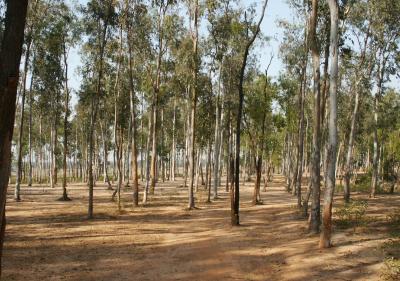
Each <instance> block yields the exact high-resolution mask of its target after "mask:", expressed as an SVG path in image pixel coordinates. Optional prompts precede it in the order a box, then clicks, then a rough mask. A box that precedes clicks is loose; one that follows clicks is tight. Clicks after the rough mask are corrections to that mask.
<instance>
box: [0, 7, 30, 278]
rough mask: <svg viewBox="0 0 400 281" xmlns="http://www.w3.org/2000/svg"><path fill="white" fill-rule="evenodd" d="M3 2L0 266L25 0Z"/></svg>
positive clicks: (0, 90)
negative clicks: (5, 8)
mask: <svg viewBox="0 0 400 281" xmlns="http://www.w3.org/2000/svg"><path fill="white" fill-rule="evenodd" d="M6 4H7V10H6V16H5V28H4V33H3V38H2V41H1V50H0V65H1V66H2V67H1V68H0V117H1V118H0V120H1V122H0V157H1V160H0V189H1V199H0V265H1V254H2V252H3V243H4V231H5V227H6V216H5V205H6V196H7V187H8V178H9V175H10V167H11V140H12V136H13V130H14V119H15V101H16V97H17V85H18V79H19V64H20V60H21V54H22V44H23V40H24V28H25V20H26V13H27V9H28V1H27V0H21V1H10V0H8V1H6ZM0 274H1V268H0Z"/></svg>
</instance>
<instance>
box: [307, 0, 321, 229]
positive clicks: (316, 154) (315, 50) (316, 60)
mask: <svg viewBox="0 0 400 281" xmlns="http://www.w3.org/2000/svg"><path fill="white" fill-rule="evenodd" d="M317 17H318V0H313V1H312V12H311V18H310V32H309V34H310V49H311V55H312V61H313V79H314V84H313V95H314V112H313V113H314V114H313V117H314V119H313V148H312V149H313V150H312V159H311V189H312V201H311V219H310V226H309V228H310V231H312V232H314V233H317V232H319V226H320V223H321V222H320V221H321V218H320V180H321V179H320V144H321V131H320V126H321V108H320V104H321V102H320V98H321V93H320V57H319V56H320V55H319V47H318V43H317V37H316V36H317V35H316V32H317V20H318V19H317Z"/></svg>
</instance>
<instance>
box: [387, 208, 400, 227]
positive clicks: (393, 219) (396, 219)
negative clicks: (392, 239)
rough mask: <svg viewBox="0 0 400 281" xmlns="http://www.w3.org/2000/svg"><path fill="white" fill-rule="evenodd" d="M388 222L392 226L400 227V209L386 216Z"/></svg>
mask: <svg viewBox="0 0 400 281" xmlns="http://www.w3.org/2000/svg"><path fill="white" fill-rule="evenodd" d="M386 220H387V221H388V223H390V224H391V225H392V226H400V209H396V210H394V211H392V212H390V213H389V214H388V215H387V216H386Z"/></svg>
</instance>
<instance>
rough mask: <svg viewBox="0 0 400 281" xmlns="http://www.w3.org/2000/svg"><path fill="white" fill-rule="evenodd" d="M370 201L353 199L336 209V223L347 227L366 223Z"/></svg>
mask: <svg viewBox="0 0 400 281" xmlns="http://www.w3.org/2000/svg"><path fill="white" fill-rule="evenodd" d="M367 208H368V202H367V201H365V200H353V201H351V202H350V203H345V204H344V205H342V206H340V207H338V208H336V209H335V211H334V214H335V217H336V218H335V223H336V225H337V226H338V227H341V228H347V227H354V226H361V225H364V224H365V223H366V222H367V221H366V212H367Z"/></svg>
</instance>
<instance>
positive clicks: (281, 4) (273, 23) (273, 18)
mask: <svg viewBox="0 0 400 281" xmlns="http://www.w3.org/2000/svg"><path fill="white" fill-rule="evenodd" d="M69 2H72V1H70V0H69ZM86 2H87V0H79V1H78V3H80V4H85V3H86ZM254 2H256V3H257V4H258V7H259V10H261V5H262V2H263V1H260V0H256V1H253V0H250V1H248V0H243V3H244V4H249V5H250V4H251V3H254ZM259 13H260V11H259ZM259 13H258V14H259ZM291 17H292V14H291V12H290V9H289V6H288V5H287V4H286V1H285V0H269V1H268V6H267V9H266V13H265V17H264V20H263V22H262V24H261V32H262V33H263V35H265V36H268V37H270V38H271V40H270V41H269V42H268V43H267V44H266V45H264V46H263V47H262V48H259V47H258V48H256V49H255V50H254V53H255V54H256V55H257V57H258V59H259V64H260V67H261V70H262V71H264V70H265V69H266V68H267V66H268V63H269V60H270V58H271V54H273V56H274V58H273V60H272V62H271V66H270V68H269V74H270V75H271V76H273V77H276V76H277V75H278V74H279V72H280V71H281V70H282V68H283V66H282V63H281V61H280V59H279V57H278V53H279V41H278V38H282V30H281V29H279V28H278V26H277V20H278V19H286V20H291ZM80 65H81V62H80V56H79V46H77V47H76V48H74V49H72V50H70V54H69V73H71V76H70V77H69V84H70V87H71V88H73V89H74V90H76V91H77V90H79V87H80V76H79V73H78V71H77V70H78V67H79V66H80ZM72 102H74V99H73V101H72Z"/></svg>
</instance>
